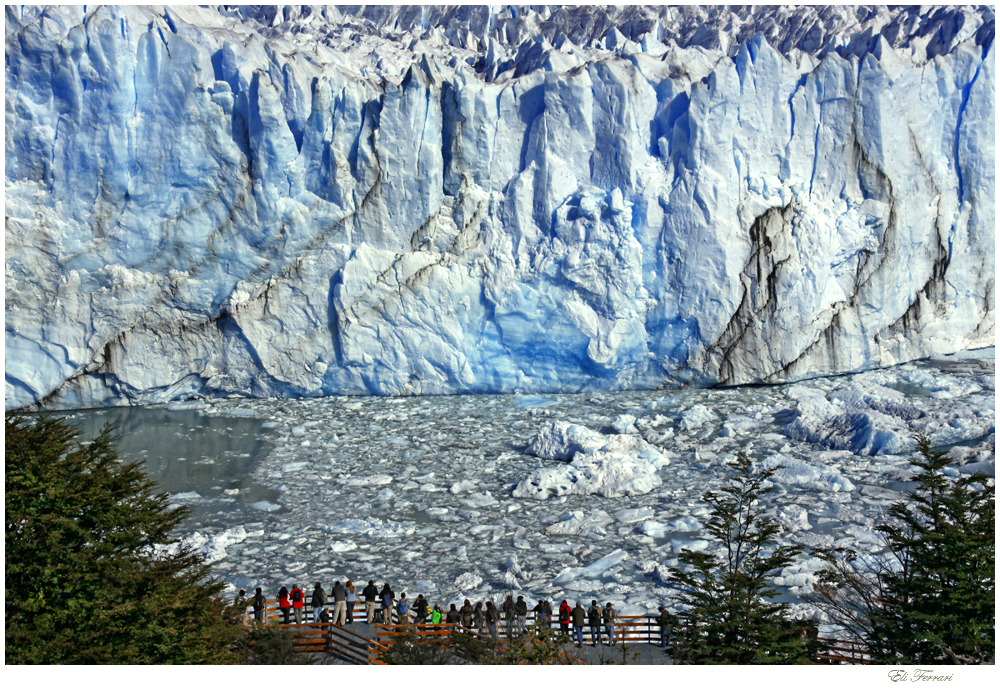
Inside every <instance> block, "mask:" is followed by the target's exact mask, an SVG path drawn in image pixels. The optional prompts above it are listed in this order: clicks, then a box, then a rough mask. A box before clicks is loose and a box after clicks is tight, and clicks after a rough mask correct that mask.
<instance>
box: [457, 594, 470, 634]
mask: <svg viewBox="0 0 1000 690" xmlns="http://www.w3.org/2000/svg"><path fill="white" fill-rule="evenodd" d="M460 613H461V614H462V627H463V628H466V629H467V630H469V629H471V628H472V619H473V616H472V602H471V601H469V600H468V599H466V600H465V603H464V604H462V608H461V610H460Z"/></svg>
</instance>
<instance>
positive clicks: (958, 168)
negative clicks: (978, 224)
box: [949, 42, 992, 253]
mask: <svg viewBox="0 0 1000 690" xmlns="http://www.w3.org/2000/svg"><path fill="white" fill-rule="evenodd" d="M991 43H992V42H991ZM986 50H989V47H987V48H986ZM985 59H986V58H985V57H983V59H982V60H980V61H979V64H978V65H976V73H975V74H973V75H972V79H971V80H970V81H969V83H968V84H966V85H965V86H964V87H963V88H962V102H961V103H959V105H958V119H957V120H956V122H955V147H954V151H955V175H956V176H957V177H958V204H959V206H961V205H962V202H963V201H964V200H965V180H964V179H963V178H962V165H961V163H960V162H959V160H958V145H959V140H960V139H961V136H962V120H963V118H964V116H965V108H966V106H968V104H969V96H970V95H971V93H972V87H973V85H974V84H975V83H976V80H977V79H979V72H980V70H982V68H983V61H984V60H985ZM949 253H950V252H949Z"/></svg>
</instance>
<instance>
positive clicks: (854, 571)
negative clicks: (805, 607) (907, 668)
mask: <svg viewBox="0 0 1000 690" xmlns="http://www.w3.org/2000/svg"><path fill="white" fill-rule="evenodd" d="M917 447H918V449H919V451H920V455H921V459H919V460H915V461H914V463H913V464H915V465H917V466H918V467H920V468H921V469H922V470H923V473H921V474H920V475H918V477H917V482H918V486H917V488H916V489H915V490H914V491H913V492H911V493H910V495H909V501H908V502H905V501H900V502H897V503H894V504H893V505H892V507H891V508H889V511H888V519H887V520H886V521H885V522H884V523H883V524H881V525H879V527H878V530H879V531H880V532H881V533H882V534H883V536H884V541H885V546H886V553H885V554H884V555H883V556H882V557H881V558H880V559H876V560H875V561H874V562H873V563H867V564H865V565H866V566H868V567H861V568H855V567H854V566H855V565H857V564H858V561H859V560H860V559H859V558H858V556H857V554H855V553H853V552H849V551H847V552H829V551H827V552H824V553H822V554H821V555H822V556H823V558H824V559H825V560H826V561H827V563H829V566H828V567H827V569H826V570H824V571H823V572H822V573H821V575H822V577H823V580H822V586H821V587H820V588H819V590H818V595H817V599H818V601H817V602H816V603H817V605H819V606H820V608H822V609H823V610H824V611H826V613H827V614H828V615H830V617H831V618H833V619H834V620H835V621H836V622H838V623H841V624H842V625H844V627H846V628H847V629H848V630H850V631H851V632H852V633H854V634H855V635H857V637H858V638H859V639H863V640H864V641H865V642H866V643H867V644H868V646H869V649H870V651H871V653H872V656H873V658H874V659H875V660H877V661H880V662H882V663H906V664H948V663H951V664H959V663H988V662H992V661H994V660H995V641H996V632H995V620H996V603H995V598H994V596H995V568H996V565H995V564H996V546H995V532H994V530H995V519H996V497H995V492H996V489H995V486H994V485H993V482H992V480H990V479H988V478H986V477H984V476H981V475H978V476H976V475H974V476H971V477H970V476H964V477H961V478H959V479H955V480H953V479H950V478H948V477H947V476H946V475H945V474H944V472H943V470H944V468H945V467H946V466H947V459H946V457H945V454H944V453H942V452H940V451H934V450H931V447H930V441H929V440H928V439H927V438H926V437H917Z"/></svg>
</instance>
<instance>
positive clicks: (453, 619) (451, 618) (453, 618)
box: [444, 604, 462, 625]
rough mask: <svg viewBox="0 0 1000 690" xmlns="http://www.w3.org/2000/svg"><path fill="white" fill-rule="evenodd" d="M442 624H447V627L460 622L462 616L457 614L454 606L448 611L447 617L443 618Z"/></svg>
mask: <svg viewBox="0 0 1000 690" xmlns="http://www.w3.org/2000/svg"><path fill="white" fill-rule="evenodd" d="M444 622H445V623H448V624H449V625H454V624H456V623H461V622H462V614H460V613H459V612H458V609H457V608H455V605H454V604H452V605H451V608H450V609H448V615H447V616H446V617H445V621H444Z"/></svg>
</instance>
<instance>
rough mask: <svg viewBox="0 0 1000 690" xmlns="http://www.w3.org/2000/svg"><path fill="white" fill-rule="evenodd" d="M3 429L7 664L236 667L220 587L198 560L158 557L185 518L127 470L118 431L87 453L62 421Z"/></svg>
mask: <svg viewBox="0 0 1000 690" xmlns="http://www.w3.org/2000/svg"><path fill="white" fill-rule="evenodd" d="M5 421H6V423H5V429H4V441H5V449H4V465H5V471H6V477H5V480H6V487H5V488H6V495H5V499H4V521H5V524H6V535H5V537H4V544H5V548H6V552H5V569H6V572H5V577H4V593H5V598H6V601H5V615H6V635H5V641H6V647H5V661H6V663H8V664H24V663H43V664H59V663H72V664H110V663H130V664H140V663H141V664H165V663H227V662H231V661H233V660H234V659H235V658H236V657H235V655H234V649H235V644H234V643H235V642H237V641H238V640H239V639H240V638H241V637H242V636H243V630H242V626H240V625H239V624H238V623H236V622H235V621H234V620H233V618H232V616H224V615H223V611H224V609H225V608H226V605H225V603H224V602H223V601H222V600H221V599H220V598H219V596H218V595H219V593H220V591H221V589H222V584H221V583H218V582H213V581H210V580H209V577H208V576H209V572H208V568H207V566H205V565H204V563H203V560H202V558H201V557H200V556H199V555H197V554H195V553H192V552H191V551H190V550H187V549H184V548H179V549H177V550H176V551H175V552H174V553H172V554H168V553H164V552H163V551H162V550H157V549H156V546H157V545H170V544H173V543H175V542H176V541H177V539H176V538H175V537H174V536H173V535H172V533H173V530H174V529H175V528H176V527H177V525H178V524H179V523H180V521H181V520H182V519H183V518H184V516H185V515H186V514H187V510H186V509H184V508H174V509H171V508H169V504H170V499H169V495H168V494H165V493H156V491H155V489H156V486H155V484H154V483H153V482H152V481H150V480H149V479H148V478H147V477H146V475H145V474H144V473H143V471H142V468H141V467H140V465H139V464H138V463H134V462H133V463H123V462H120V461H119V459H118V455H117V452H116V450H115V447H114V443H113V438H112V435H111V430H110V428H109V427H105V428H104V430H103V431H102V432H101V434H100V435H99V436H98V437H97V438H96V439H95V440H94V441H93V442H91V443H89V444H88V443H79V442H77V440H76V435H77V431H76V429H74V428H73V427H71V426H70V425H68V424H67V423H66V422H65V421H63V420H59V419H52V418H41V419H38V420H35V421H34V422H33V423H32V422H31V421H29V420H27V419H26V418H24V417H19V416H12V417H11V416H8V417H7V418H6V420H5Z"/></svg>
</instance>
